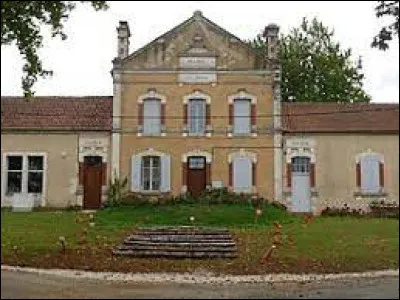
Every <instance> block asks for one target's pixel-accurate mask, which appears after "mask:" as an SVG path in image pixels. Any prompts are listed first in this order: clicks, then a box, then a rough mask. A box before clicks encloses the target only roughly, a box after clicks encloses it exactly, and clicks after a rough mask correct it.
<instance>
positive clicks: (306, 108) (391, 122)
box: [282, 103, 399, 133]
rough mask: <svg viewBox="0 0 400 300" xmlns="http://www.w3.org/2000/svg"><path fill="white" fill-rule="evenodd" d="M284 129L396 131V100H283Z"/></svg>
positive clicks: (397, 108)
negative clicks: (318, 101)
mask: <svg viewBox="0 0 400 300" xmlns="http://www.w3.org/2000/svg"><path fill="white" fill-rule="evenodd" d="M282 114H283V118H282V126H283V130H284V131H285V132H298V133H301V132H327V133H328V132H332V133H333V132H349V133H351V132H365V133H390V132H393V133H396V132H399V105H398V104H375V103H373V104H372V103H371V104H366V103H354V104H350V103H349V104H347V103H346V104H344V103H284V104H283V106H282Z"/></svg>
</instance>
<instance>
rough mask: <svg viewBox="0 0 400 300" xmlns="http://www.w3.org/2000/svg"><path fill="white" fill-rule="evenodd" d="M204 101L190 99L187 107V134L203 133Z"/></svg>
mask: <svg viewBox="0 0 400 300" xmlns="http://www.w3.org/2000/svg"><path fill="white" fill-rule="evenodd" d="M205 116H206V101H204V99H191V100H190V101H189V105H188V117H189V133H191V134H203V133H204V132H205V125H206V123H205V121H206V120H205Z"/></svg>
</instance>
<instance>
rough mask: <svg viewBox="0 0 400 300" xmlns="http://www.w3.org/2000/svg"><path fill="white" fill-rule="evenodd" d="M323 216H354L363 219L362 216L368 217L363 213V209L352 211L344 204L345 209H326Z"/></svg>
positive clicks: (322, 213)
mask: <svg viewBox="0 0 400 300" xmlns="http://www.w3.org/2000/svg"><path fill="white" fill-rule="evenodd" d="M321 216H340V217H344V216H354V217H361V216H368V215H367V214H366V213H364V212H363V211H362V209H350V208H349V207H348V206H347V204H344V206H343V207H334V208H331V207H329V206H328V207H326V208H325V209H324V210H322V212H321Z"/></svg>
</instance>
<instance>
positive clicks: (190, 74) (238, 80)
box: [113, 12, 275, 199]
mask: <svg viewBox="0 0 400 300" xmlns="http://www.w3.org/2000/svg"><path fill="white" fill-rule="evenodd" d="M124 28H125V29H124ZM124 30H125V32H129V29H127V28H126V24H122V25H121V27H120V28H119V34H121V32H124ZM124 36H127V34H125V35H124ZM120 43H121V45H120V48H121V49H124V47H125V46H126V47H127V45H128V44H127V43H126V42H124V39H121V40H120ZM124 45H125V46H124ZM126 52H127V51H125V50H122V51H121V53H126ZM113 74H114V90H115V91H116V93H115V95H114V112H113V124H114V129H113V151H114V153H113V158H114V164H113V167H114V168H115V169H116V170H119V175H120V176H122V177H128V178H129V179H130V180H132V177H133V176H134V174H133V173H135V171H134V169H132V159H133V156H134V155H140V154H141V153H143V152H145V151H149V150H150V151H155V152H160V153H162V154H166V155H169V156H170V157H171V166H170V169H171V171H170V189H169V190H168V194H169V195H174V196H176V195H179V194H180V193H184V192H186V191H187V181H188V178H187V176H189V175H187V173H185V170H184V169H185V164H186V163H187V157H188V156H189V157H190V156H194V155H196V153H202V154H201V156H204V157H205V156H207V157H209V159H208V160H209V163H210V170H208V171H207V172H208V174H209V178H208V180H207V181H208V182H207V187H206V188H210V187H212V186H213V185H216V186H223V187H228V188H232V187H231V185H232V183H230V179H229V177H230V176H232V174H230V171H229V169H230V162H229V156H232V154H234V153H242V154H243V155H253V156H254V157H255V158H254V161H253V164H254V165H255V166H254V170H253V187H252V194H255V195H259V196H262V197H265V198H268V199H273V198H274V177H273V175H274V135H273V132H274V131H273V128H274V119H273V113H274V88H275V86H274V84H275V81H274V76H273V75H274V73H273V72H272V71H271V70H266V69H262V70H258V69H256V68H255V57H254V54H253V53H252V51H251V49H250V47H249V45H248V44H246V43H244V42H242V41H241V40H240V39H238V38H237V37H235V36H233V35H232V34H230V33H228V32H226V31H225V30H224V29H222V28H220V27H218V25H216V24H214V23H212V22H210V21H209V20H208V19H206V18H204V17H203V16H202V15H201V14H200V13H199V12H196V13H195V14H194V15H193V17H192V18H190V19H188V20H187V21H185V22H183V23H182V24H180V25H179V26H177V27H176V28H174V29H173V30H172V31H169V32H167V33H166V34H164V35H162V36H161V37H158V38H156V39H155V40H154V41H153V42H151V43H150V44H148V45H146V46H145V47H143V48H142V49H139V50H137V51H136V52H134V53H133V54H131V55H129V56H127V57H120V59H117V60H116V61H114V70H113ZM199 97H200V98H203V99H205V100H207V106H208V107H207V110H208V116H207V118H209V121H208V123H207V128H206V132H205V133H204V134H203V135H202V136H190V135H189V134H188V133H187V132H186V129H187V120H185V118H186V116H187V112H186V110H187V106H185V105H187V102H188V100H190V99H191V98H199ZM146 98H148V99H151V98H157V99H160V100H161V101H162V105H163V119H164V121H163V124H162V130H161V133H160V134H159V135H158V136H152V137H148V136H144V135H143V133H142V132H141V127H142V124H141V118H142V117H141V114H142V112H141V109H142V104H143V101H144V100H145V99H146ZM236 98H246V99H250V100H251V105H252V110H253V111H252V126H251V132H250V133H249V134H248V135H246V136H235V135H234V134H232V125H231V124H230V123H229V116H230V114H231V112H230V109H231V108H230V107H231V106H232V104H233V101H234V100H235V99H236ZM253 112H254V115H253ZM253 119H254V121H253ZM117 151H118V153H116V152H117ZM149 153H151V152H149ZM190 153H192V154H190ZM246 153H247V154H246ZM231 163H232V162H231ZM137 172H138V171H136V173H137ZM231 172H232V171H231Z"/></svg>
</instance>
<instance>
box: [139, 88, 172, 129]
mask: <svg viewBox="0 0 400 300" xmlns="http://www.w3.org/2000/svg"><path fill="white" fill-rule="evenodd" d="M165 108H166V97H165V96H163V95H161V94H158V93H156V92H155V90H149V91H148V92H147V93H146V94H143V95H141V96H140V97H139V99H138V135H144V136H160V135H163V134H165Z"/></svg>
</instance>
